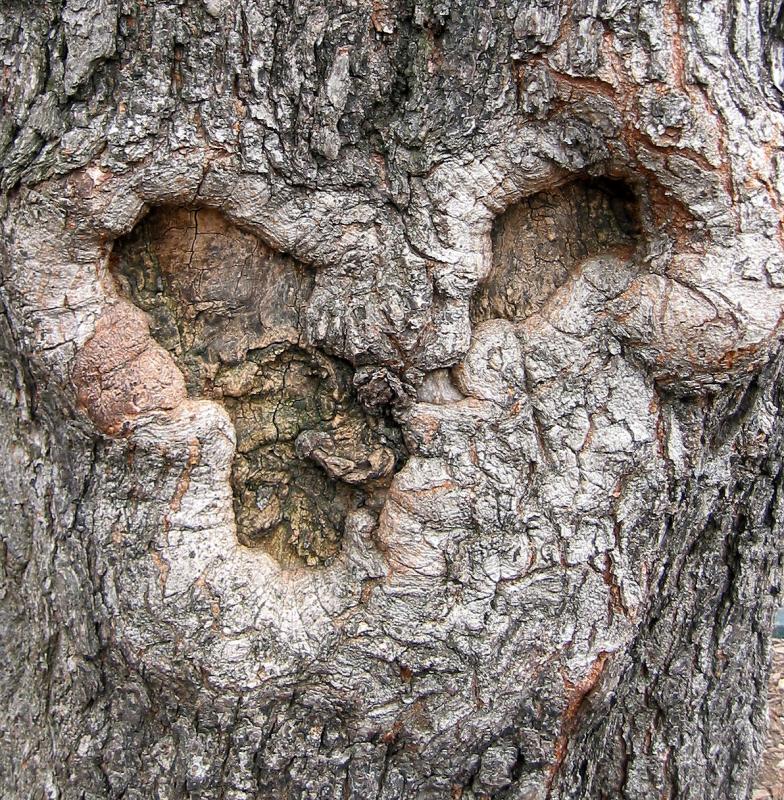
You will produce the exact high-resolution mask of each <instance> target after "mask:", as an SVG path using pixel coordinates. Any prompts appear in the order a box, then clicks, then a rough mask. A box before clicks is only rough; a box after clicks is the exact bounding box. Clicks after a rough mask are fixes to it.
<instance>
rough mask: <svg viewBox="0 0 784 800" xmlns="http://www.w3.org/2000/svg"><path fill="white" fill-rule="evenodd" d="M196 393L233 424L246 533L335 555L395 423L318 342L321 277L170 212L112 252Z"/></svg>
mask: <svg viewBox="0 0 784 800" xmlns="http://www.w3.org/2000/svg"><path fill="white" fill-rule="evenodd" d="M112 272H113V274H114V275H115V277H116V279H117V280H118V282H119V283H120V284H121V285H122V286H123V287H124V290H125V292H127V294H128V296H129V297H130V298H131V299H132V300H133V302H134V303H135V304H136V305H137V306H139V307H140V308H142V309H143V310H144V311H146V312H147V313H148V314H149V315H150V317H151V319H152V324H151V333H152V335H153V336H154V337H155V339H156V340H157V341H158V342H159V343H160V344H161V345H163V346H164V347H165V348H166V349H167V350H169V352H170V353H171V354H172V356H173V357H174V359H175V361H176V362H177V364H178V366H179V367H180V369H181V370H182V372H183V375H184V376H185V381H186V385H187V389H188V393H189V395H190V396H191V397H205V398H209V399H211V400H217V401H220V402H222V403H223V405H224V406H225V408H226V410H227V411H228V413H229V415H230V416H231V419H232V421H233V422H234V426H235V429H236V433H237V451H236V455H235V458H234V464H233V469H232V479H231V481H232V488H233V491H234V511H235V517H236V522H237V535H238V537H239V539H240V541H241V542H243V544H246V545H249V546H261V547H264V548H265V549H266V550H268V551H269V552H270V553H271V554H273V555H274V556H275V557H276V558H277V559H278V560H279V561H280V562H281V563H283V564H289V563H302V562H304V563H306V564H309V565H315V564H320V563H325V562H328V561H329V560H330V559H331V558H332V557H333V556H334V555H335V554H336V553H337V551H338V549H339V548H340V542H341V538H342V535H343V531H344V526H345V523H346V516H347V515H348V514H349V513H350V512H351V511H352V510H354V509H357V508H359V507H364V508H366V509H369V510H370V511H371V512H373V513H376V512H377V511H378V509H379V508H380V505H381V503H382V500H383V495H384V492H385V489H386V487H387V485H388V483H389V480H390V478H391V475H392V474H393V473H394V471H395V469H396V468H397V467H399V466H400V464H401V462H402V460H403V459H404V447H403V444H402V438H401V435H400V432H399V430H398V428H397V427H396V426H395V425H394V423H393V422H392V421H391V420H390V419H388V418H387V417H386V416H385V415H383V413H382V414H378V413H368V412H367V411H366V410H365V409H364V408H363V407H362V406H361V405H360V403H359V402H358V400H357V396H356V392H355V389H354V386H353V383H352V378H353V374H354V371H353V369H352V368H351V366H350V365H349V364H348V363H347V362H345V361H342V360H340V359H336V358H331V357H330V356H328V355H326V354H324V353H323V352H321V351H319V350H317V349H315V348H312V347H309V346H308V345H307V344H306V343H305V342H304V341H303V340H302V338H301V336H300V332H299V318H300V314H301V312H302V309H303V306H304V304H305V303H306V301H307V298H308V297H309V295H310V292H311V291H312V288H313V276H312V274H310V273H309V272H308V271H307V270H306V269H305V268H304V267H303V266H302V265H301V264H299V263H297V262H296V261H294V260H293V259H292V258H289V257H286V256H282V255H280V254H278V253H276V252H274V251H273V250H271V249H270V248H268V247H266V246H265V245H264V244H263V243H262V242H260V241H259V240H258V239H256V237H254V236H252V235H251V234H248V233H245V232H243V231H241V230H239V229H238V228H236V227H235V226H233V225H231V224H230V223H228V222H227V221H226V220H225V219H224V218H223V217H222V216H221V215H220V214H219V213H217V212H214V211H211V210H208V209H202V210H198V211H196V210H189V209H181V208H161V209H158V210H156V211H154V212H153V213H152V214H150V215H149V216H148V217H147V218H146V219H145V220H144V221H143V222H142V223H141V224H140V225H139V226H137V228H135V229H134V231H132V233H131V234H129V235H128V236H127V237H126V238H124V239H123V240H122V241H120V242H118V244H117V246H116V247H115V249H114V252H113V259H112Z"/></svg>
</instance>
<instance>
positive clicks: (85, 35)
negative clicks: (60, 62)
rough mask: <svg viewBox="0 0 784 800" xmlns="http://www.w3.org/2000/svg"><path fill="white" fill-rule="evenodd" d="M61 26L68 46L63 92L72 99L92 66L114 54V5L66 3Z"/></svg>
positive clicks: (92, 0) (106, 1)
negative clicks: (63, 27) (63, 26)
mask: <svg viewBox="0 0 784 800" xmlns="http://www.w3.org/2000/svg"><path fill="white" fill-rule="evenodd" d="M63 22H64V23H65V39H66V42H67V44H68V57H67V58H66V61H65V91H66V93H67V94H69V95H72V94H74V93H75V92H76V90H77V88H78V87H79V84H81V83H82V82H83V81H84V80H85V79H86V78H87V77H88V76H89V75H90V72H91V71H92V69H93V67H94V66H95V64H96V62H97V61H99V60H100V59H102V58H108V57H109V56H111V55H112V54H113V53H114V50H115V36H116V34H117V4H116V3H115V2H112V0H68V2H67V3H66V4H65V9H64V10H63Z"/></svg>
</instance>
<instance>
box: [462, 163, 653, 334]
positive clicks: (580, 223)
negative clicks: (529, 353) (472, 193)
mask: <svg viewBox="0 0 784 800" xmlns="http://www.w3.org/2000/svg"><path fill="white" fill-rule="evenodd" d="M638 236H639V222H638V209H637V203H636V199H635V196H634V194H633V192H632V191H631V189H629V187H628V186H627V185H626V184H625V183H623V182H621V181H615V180H609V179H594V180H585V181H576V182H574V183H570V184H568V185H567V186H563V187H561V188H558V189H554V190H552V191H547V192H539V193H538V194H535V195H533V196H531V197H528V198H526V199H525V200H523V201H522V202H520V203H518V204H516V205H514V206H512V207H511V208H509V209H508V210H507V211H506V212H505V213H504V214H502V215H501V216H500V217H499V218H498V219H497V220H496V223H495V225H494V227H493V267H492V269H491V271H490V275H489V276H488V277H487V279H486V280H485V281H484V282H483V284H482V285H481V286H480V288H479V291H478V292H477V293H476V295H475V296H474V299H473V303H472V308H471V316H472V320H473V321H474V322H475V323H476V322H481V321H483V320H487V319H493V318H497V317H503V318H505V319H509V320H512V321H515V322H518V321H522V320H524V319H525V318H526V317H529V316H531V314H535V313H536V312H537V311H539V310H540V309H541V308H542V306H543V305H544V304H545V302H546V301H547V299H548V297H550V295H551V294H552V293H553V292H554V291H555V290H556V289H557V288H558V287H559V286H561V285H562V284H564V283H565V282H566V280H567V278H568V277H569V274H570V273H571V272H572V270H573V269H574V268H575V267H576V266H577V264H578V263H579V262H580V261H582V260H583V259H585V258H588V257H589V256H597V255H600V254H603V253H614V254H618V255H630V254H631V252H632V251H633V249H634V247H635V245H636V243H637V239H638Z"/></svg>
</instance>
